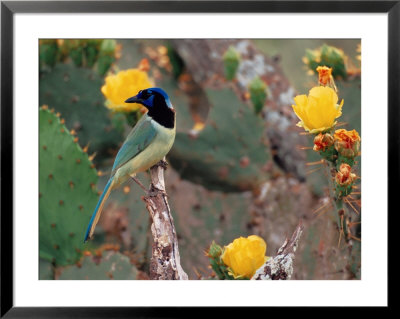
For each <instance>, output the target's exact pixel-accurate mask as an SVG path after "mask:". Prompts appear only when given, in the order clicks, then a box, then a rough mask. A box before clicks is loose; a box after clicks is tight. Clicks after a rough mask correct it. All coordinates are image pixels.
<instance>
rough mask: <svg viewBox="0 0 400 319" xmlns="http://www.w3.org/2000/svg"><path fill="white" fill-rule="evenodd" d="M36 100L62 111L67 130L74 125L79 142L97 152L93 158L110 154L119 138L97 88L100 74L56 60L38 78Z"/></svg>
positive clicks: (100, 84)
mask: <svg viewBox="0 0 400 319" xmlns="http://www.w3.org/2000/svg"><path fill="white" fill-rule="evenodd" d="M39 84H40V85H39V103H40V105H43V104H47V105H51V107H53V108H54V109H55V110H56V111H57V112H61V113H62V115H63V117H64V118H65V120H66V124H67V127H68V129H69V130H72V129H74V130H75V131H76V133H77V137H78V138H79V143H80V144H81V145H87V144H88V143H90V145H89V152H90V153H94V152H97V157H96V159H99V158H102V157H104V156H108V155H109V151H110V149H117V146H118V143H120V142H121V141H122V135H121V132H119V131H118V130H117V129H115V128H114V127H113V126H112V122H111V118H110V112H109V110H108V109H107V108H106V107H104V97H103V95H102V94H101V92H100V88H101V86H102V85H103V84H104V82H103V78H102V77H100V76H99V75H97V73H95V72H94V71H92V70H89V69H84V68H78V67H76V66H74V65H73V64H63V63H58V64H56V66H55V67H54V68H53V69H52V71H51V72H48V73H46V74H43V75H42V76H41V78H40V80H39Z"/></svg>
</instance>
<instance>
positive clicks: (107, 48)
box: [97, 39, 117, 75]
mask: <svg viewBox="0 0 400 319" xmlns="http://www.w3.org/2000/svg"><path fill="white" fill-rule="evenodd" d="M116 45H117V42H116V41H115V40H110V39H107V40H104V41H103V42H102V44H101V46H100V53H99V59H98V61H97V72H98V73H99V74H100V75H105V74H106V73H107V71H108V70H109V69H110V67H111V64H112V63H113V62H114V61H115V48H116Z"/></svg>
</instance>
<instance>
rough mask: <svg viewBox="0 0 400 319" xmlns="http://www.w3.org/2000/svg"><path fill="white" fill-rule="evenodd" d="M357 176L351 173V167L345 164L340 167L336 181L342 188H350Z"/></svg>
mask: <svg viewBox="0 0 400 319" xmlns="http://www.w3.org/2000/svg"><path fill="white" fill-rule="evenodd" d="M356 177H357V176H356V174H353V173H352V172H351V167H350V165H348V164H346V163H343V164H341V165H340V168H339V171H338V172H337V173H336V176H335V181H336V184H338V185H340V186H349V185H351V184H353V182H354V181H355V179H356Z"/></svg>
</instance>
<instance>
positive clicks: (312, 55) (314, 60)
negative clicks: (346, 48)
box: [305, 44, 347, 79]
mask: <svg viewBox="0 0 400 319" xmlns="http://www.w3.org/2000/svg"><path fill="white" fill-rule="evenodd" d="M346 59H347V57H346V55H345V54H344V52H343V50H341V49H338V48H336V47H333V46H329V45H326V44H324V45H322V46H321V48H319V49H317V50H306V55H305V61H306V64H307V65H308V67H309V68H310V70H312V71H315V70H316V68H317V67H318V66H319V65H320V66H324V65H325V66H328V67H331V68H332V69H333V71H332V75H333V76H334V77H335V78H342V79H347V69H346Z"/></svg>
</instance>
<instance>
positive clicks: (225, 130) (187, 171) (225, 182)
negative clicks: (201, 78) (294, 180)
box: [168, 89, 271, 191]
mask: <svg viewBox="0 0 400 319" xmlns="http://www.w3.org/2000/svg"><path fill="white" fill-rule="evenodd" d="M206 93H207V97H208V100H209V101H210V103H211V105H212V108H211V110H210V114H209V118H208V122H207V123H206V127H205V128H204V129H203V130H202V131H201V132H199V134H198V136H197V137H196V138H193V137H190V136H189V135H188V134H186V133H177V135H176V138H175V143H174V146H173V148H172V150H171V151H170V153H169V156H168V158H169V160H170V162H171V164H172V166H174V167H175V168H176V170H177V171H178V172H179V174H180V175H181V176H182V177H183V178H185V179H188V180H190V181H193V182H195V183H199V184H202V185H204V186H206V187H207V188H208V189H211V190H222V191H244V190H251V189H253V188H256V187H257V186H258V185H259V184H261V183H262V182H264V181H266V180H267V179H268V178H269V173H267V172H266V170H264V169H263V167H264V165H265V164H266V163H267V162H268V161H269V160H270V159H271V156H270V153H269V148H268V146H267V145H266V140H265V139H264V129H265V128H264V122H263V120H262V119H261V118H260V117H257V115H256V114H254V112H253V110H252V109H251V108H250V107H249V106H247V105H246V104H244V103H242V102H241V101H239V99H238V98H237V96H236V94H235V93H234V92H233V91H232V90H231V89H223V90H212V89H207V90H206Z"/></svg>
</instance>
